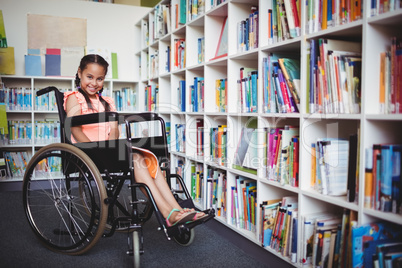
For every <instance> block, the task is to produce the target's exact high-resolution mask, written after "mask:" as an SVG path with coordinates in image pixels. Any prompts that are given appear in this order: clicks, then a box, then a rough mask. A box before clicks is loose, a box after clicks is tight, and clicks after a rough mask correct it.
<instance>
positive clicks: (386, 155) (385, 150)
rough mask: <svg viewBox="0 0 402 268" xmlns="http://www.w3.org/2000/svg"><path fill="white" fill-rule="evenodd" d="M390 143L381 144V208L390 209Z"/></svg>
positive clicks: (388, 210) (387, 210) (383, 209)
mask: <svg viewBox="0 0 402 268" xmlns="http://www.w3.org/2000/svg"><path fill="white" fill-rule="evenodd" d="M392 148H393V147H392V145H382V146H381V170H382V172H381V179H380V180H381V199H380V200H381V210H382V211H386V212H390V211H391V210H392V201H391V197H392Z"/></svg>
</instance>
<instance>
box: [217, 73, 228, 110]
mask: <svg viewBox="0 0 402 268" xmlns="http://www.w3.org/2000/svg"><path fill="white" fill-rule="evenodd" d="M227 82H228V79H227V78H222V79H216V80H215V92H216V94H215V103H216V105H215V107H216V111H217V112H222V113H224V112H226V110H227V103H228V100H227V99H228V96H227V95H228V94H227V92H228V91H227V86H228V83H227Z"/></svg>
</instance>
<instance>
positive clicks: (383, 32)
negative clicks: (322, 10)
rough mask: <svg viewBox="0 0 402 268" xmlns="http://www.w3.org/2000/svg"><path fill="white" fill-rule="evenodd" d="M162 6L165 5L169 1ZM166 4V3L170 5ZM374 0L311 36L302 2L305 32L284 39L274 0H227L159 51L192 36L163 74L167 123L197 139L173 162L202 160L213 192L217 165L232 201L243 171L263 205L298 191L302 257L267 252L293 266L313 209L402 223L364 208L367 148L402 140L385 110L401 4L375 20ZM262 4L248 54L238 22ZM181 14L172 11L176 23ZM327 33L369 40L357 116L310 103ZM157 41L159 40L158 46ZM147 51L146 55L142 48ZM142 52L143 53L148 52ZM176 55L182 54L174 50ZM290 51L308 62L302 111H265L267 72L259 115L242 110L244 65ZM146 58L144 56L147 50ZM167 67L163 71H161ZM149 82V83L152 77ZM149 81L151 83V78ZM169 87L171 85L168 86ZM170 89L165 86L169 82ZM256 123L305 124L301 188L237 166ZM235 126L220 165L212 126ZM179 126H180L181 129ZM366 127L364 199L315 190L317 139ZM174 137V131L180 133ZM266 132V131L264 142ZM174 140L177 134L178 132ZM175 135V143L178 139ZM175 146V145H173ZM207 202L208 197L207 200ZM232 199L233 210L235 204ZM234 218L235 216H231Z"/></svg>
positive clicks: (164, 41)
mask: <svg viewBox="0 0 402 268" xmlns="http://www.w3.org/2000/svg"><path fill="white" fill-rule="evenodd" d="M161 3H162V2H161ZM163 4H166V1H164V2H163ZM176 4H177V1H172V5H176ZM369 5H370V3H369V2H365V3H362V9H363V12H362V14H363V16H362V18H360V19H357V20H355V21H351V22H349V23H345V24H341V25H337V26H334V27H329V28H328V29H325V30H320V31H318V32H314V33H311V34H307V29H306V20H307V18H306V16H305V14H307V10H306V8H307V7H306V6H305V5H304V3H302V4H301V6H300V8H301V12H300V13H301V14H302V15H301V31H300V33H301V34H300V36H297V37H295V38H290V39H286V40H283V41H279V42H276V43H269V41H268V36H267V32H268V26H269V25H268V23H267V21H268V13H267V10H268V8H271V6H272V4H271V1H263V0H253V1H247V0H227V1H225V2H223V3H221V4H219V5H218V6H214V7H212V8H211V7H210V6H209V4H207V6H206V9H205V13H204V14H201V15H198V17H197V18H196V19H194V20H191V21H188V22H187V23H186V24H179V27H178V28H177V29H174V27H172V29H173V30H172V32H171V33H168V34H167V35H166V36H165V37H162V38H160V39H159V40H160V41H159V50H160V51H162V49H161V47H166V46H167V45H169V44H168V43H169V42H170V45H171V46H173V40H174V39H175V38H177V36H179V37H181V38H184V39H185V40H186V52H185V53H186V66H185V67H184V68H182V69H179V70H174V69H173V68H172V69H171V71H170V72H168V73H163V75H162V74H160V76H159V77H160V78H161V77H163V78H164V79H167V77H170V82H171V86H170V87H169V86H168V85H166V89H167V90H169V89H170V90H171V93H170V94H171V98H170V100H171V105H172V109H170V110H171V112H170V113H166V114H163V116H164V117H165V119H166V120H167V121H170V122H171V125H172V129H173V126H174V124H175V123H177V122H180V123H185V124H186V131H187V132H186V133H188V137H187V136H186V138H189V140H188V141H187V140H186V151H185V152H175V150H172V159H173V160H175V159H176V158H177V157H180V159H181V160H184V161H185V162H186V164H185V167H187V162H195V163H197V164H201V165H203V167H204V182H203V183H204V184H203V187H205V188H204V192H203V193H206V190H207V189H206V187H207V184H206V181H205V180H206V177H207V175H206V174H205V171H206V170H207V169H216V170H219V171H220V172H223V173H225V176H226V179H227V185H226V187H227V188H226V194H227V195H228V196H227V198H228V199H227V200H226V202H229V203H230V202H231V200H232V197H229V194H230V188H229V187H232V186H234V181H235V179H236V177H237V176H241V177H244V178H247V179H251V180H253V181H255V182H256V183H257V204H261V202H263V201H264V200H269V199H274V198H282V197H284V196H296V197H297V199H298V205H299V207H298V219H299V223H298V229H299V234H298V237H297V238H298V247H297V257H296V258H295V259H293V260H294V261H295V262H291V261H290V258H289V257H283V256H282V255H281V254H280V253H278V252H277V251H276V250H273V249H271V248H269V247H268V248H267V253H272V254H274V255H276V256H278V257H280V258H282V259H283V260H285V261H287V262H289V263H292V264H293V265H295V266H298V267H302V266H303V264H302V260H301V258H302V254H303V252H302V242H301V241H300V240H301V238H302V237H301V228H302V223H301V221H302V219H303V217H302V216H304V215H305V214H309V213H313V212H329V211H336V212H338V213H339V214H340V215H342V213H343V211H344V210H345V209H347V210H350V211H354V212H356V214H357V222H358V224H359V225H360V224H366V223H370V222H374V221H378V220H381V219H384V220H386V221H389V222H392V223H397V224H400V223H401V222H402V220H401V218H400V215H395V214H392V213H385V212H380V211H377V210H372V209H366V208H364V205H363V203H364V201H363V199H364V194H363V190H362V189H364V161H365V148H368V147H371V146H372V145H373V144H377V143H402V139H401V138H400V136H398V133H400V131H401V130H402V129H401V128H402V127H401V124H400V123H401V121H402V116H401V115H400V114H380V113H379V108H378V106H379V104H378V100H379V93H378V91H379V86H378V85H379V75H378V74H379V53H380V52H382V51H386V50H387V49H389V47H390V44H391V41H390V38H391V37H392V36H397V37H400V38H401V37H402V31H401V29H399V26H400V24H401V23H402V11H401V10H400V9H398V10H395V11H390V12H387V13H384V14H380V15H378V16H374V17H370V14H369V13H370V12H367V10H369V9H370V7H369ZM252 6H256V7H258V10H259V14H258V18H259V19H258V22H259V23H258V28H259V32H258V35H259V38H258V48H254V49H250V50H248V51H244V52H239V51H238V50H237V23H238V22H239V21H241V20H242V19H245V18H247V17H248V15H249V13H250V8H251V7H252ZM151 14H152V13H150V15H149V16H146V17H144V18H143V21H150V18H151ZM226 17H227V20H228V36H227V40H228V41H227V42H228V50H227V55H226V56H223V57H220V58H214V57H215V53H216V49H217V45H218V40H219V38H220V33H221V29H222V24H223V21H224V20H225V18H226ZM174 22H175V18H173V16H172V24H173V23H174ZM200 37H203V38H205V51H204V53H205V56H204V57H205V61H204V62H202V63H199V62H197V61H196V59H197V54H198V48H197V46H196V41H197V39H198V38H200ZM320 38H327V39H337V40H346V41H354V42H359V43H362V51H361V52H362V72H361V107H360V112H358V113H355V114H348V113H310V112H309V104H308V97H309V96H308V95H307V92H308V89H307V85H306V84H307V80H308V79H309V78H308V70H307V68H306V67H307V66H308V63H309V62H308V53H307V52H308V50H309V41H310V40H312V39H314V40H318V39H320ZM153 44H155V43H153ZM151 47H154V45H152V46H145V47H143V50H141V51H144V48H145V49H151ZM141 51H140V52H141ZM140 52H138V53H137V54H136V55H138V56H139V55H141V53H140ZM171 53H172V54H171V57H172V58H173V57H174V56H175V55H174V51H173V50H171ZM271 54H273V55H284V56H285V57H286V56H289V57H292V58H296V59H299V60H300V109H299V113H265V112H264V111H263V103H262V98H263V94H262V86H263V84H262V76H261V75H260V74H259V76H258V78H259V81H258V109H257V112H255V113H244V112H241V110H240V109H239V100H240V98H239V95H238V91H237V83H236V81H237V80H238V79H239V69H240V68H241V67H250V68H255V69H257V70H258V71H259V73H260V72H261V69H262V59H263V58H264V57H268V56H269V55H271ZM141 56H142V55H141ZM160 71H161V70H160ZM195 76H199V77H204V83H205V84H204V87H205V88H204V90H205V91H204V100H205V108H204V110H203V111H198V112H194V111H192V110H191V101H192V99H191V93H190V91H189V86H190V85H192V84H193V78H194V77H195ZM224 78H227V85H228V89H227V92H225V94H227V107H226V111H219V110H217V108H216V104H215V98H216V95H215V94H216V92H215V91H216V83H215V82H216V80H218V79H224ZM181 79H184V80H185V83H186V85H185V87H186V90H185V94H186V96H185V99H186V108H185V111H184V112H180V111H177V107H178V103H177V101H176V100H178V98H179V96H178V95H177V87H178V81H179V80H181ZM144 82H145V81H144ZM145 83H146V82H145ZM163 87H164V86H163ZM161 88H162V87H161ZM196 119H203V122H204V123H203V124H204V129H203V131H204V132H203V133H204V143H203V145H204V154H203V155H202V156H196V155H195V146H197V145H196V144H195V143H194V136H193V135H194V133H195V131H196V130H195V125H194V121H195V120H196ZM250 120H256V121H257V130H259V131H261V130H263V129H266V128H271V127H283V126H286V125H288V126H297V127H299V129H300V134H299V135H300V143H301V144H300V151H299V161H300V162H299V167H300V170H299V172H300V174H299V186H298V187H292V186H289V185H283V184H281V183H280V182H277V181H273V180H268V178H267V176H266V173H265V170H264V169H263V168H261V167H260V168H258V170H257V175H254V174H251V173H248V172H245V171H241V170H237V169H235V168H233V167H232V163H233V160H234V157H235V154H236V147H237V143H238V141H239V137H240V135H241V129H242V127H244V126H246V125H247V124H248V122H249V121H250ZM222 124H225V125H227V159H228V164H226V165H219V164H217V163H216V162H215V161H214V160H213V159H211V155H210V151H209V150H210V149H211V137H210V128H213V127H218V125H222ZM173 132H174V131H172V133H173ZM357 132H360V137H359V139H360V147H359V151H358V158H359V161H360V164H359V166H358V174H359V180H358V186H357V187H358V189H359V192H358V193H357V200H356V202H348V197H347V196H338V197H336V196H328V195H323V194H320V193H319V192H317V191H316V190H314V189H312V188H311V186H310V183H311V164H312V163H311V151H310V150H311V149H310V145H311V143H314V142H316V141H317V139H319V138H323V137H333V138H344V139H348V138H349V135H351V134H353V133H357ZM172 135H174V134H172ZM263 136H264V134H259V139H261V137H263ZM172 137H173V136H172ZM173 143H174V139H173V140H172V144H173ZM258 143H259V144H261V145H262V146H261V147H260V149H258V152H259V153H258V155H259V156H260V157H263V148H265V147H264V146H263V144H264V141H263V140H259V141H258ZM172 146H173V145H172ZM172 163H173V165H172V169H174V161H172ZM185 174H186V175H188V176H186V177H185V180H186V183H187V185H189V184H190V180H191V176H190V172H188V173H185ZM204 199H205V198H204ZM229 203H228V204H226V205H227V206H228V208H229V206H230V204H229ZM200 204H201V206H200V209H205V205H206V202H205V200H204V201H203V202H202V203H200V202H198V203H197V206H199V205H200ZM228 217H229V216H228ZM217 220H218V221H219V222H221V223H222V224H225V225H226V226H228V227H229V228H231V229H233V230H234V231H236V232H238V233H239V234H241V235H243V236H244V237H246V238H247V239H250V240H251V241H253V242H255V243H257V244H260V243H261V242H260V240H259V239H260V236H261V231H260V230H258V229H257V230H256V232H255V233H253V232H250V231H245V230H243V229H239V228H237V227H236V226H235V225H233V224H232V223H230V222H229V220H228V219H227V218H225V217H223V216H220V217H217ZM258 221H261V218H260V215H257V222H258Z"/></svg>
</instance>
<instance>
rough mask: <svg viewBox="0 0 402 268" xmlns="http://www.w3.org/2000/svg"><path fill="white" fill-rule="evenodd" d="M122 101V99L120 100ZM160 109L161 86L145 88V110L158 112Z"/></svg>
mask: <svg viewBox="0 0 402 268" xmlns="http://www.w3.org/2000/svg"><path fill="white" fill-rule="evenodd" d="M119 101H122V98H119ZM158 109H159V85H157V84H156V85H155V84H152V85H147V86H145V110H146V111H157V110H158Z"/></svg>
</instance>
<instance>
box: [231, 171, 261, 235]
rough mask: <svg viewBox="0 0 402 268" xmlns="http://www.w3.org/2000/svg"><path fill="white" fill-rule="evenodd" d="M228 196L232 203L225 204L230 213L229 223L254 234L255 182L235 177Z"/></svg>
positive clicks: (255, 216) (255, 219) (255, 220)
mask: <svg viewBox="0 0 402 268" xmlns="http://www.w3.org/2000/svg"><path fill="white" fill-rule="evenodd" d="M230 196H231V200H232V202H231V203H230V204H227V209H228V211H229V212H230V214H229V213H228V217H229V221H230V222H231V223H232V224H233V225H235V226H236V227H237V228H239V229H245V230H248V231H251V232H253V233H256V226H257V225H256V223H257V182H256V181H255V180H252V179H247V178H245V177H242V176H236V181H235V186H232V187H231V189H230ZM229 215H230V216H229Z"/></svg>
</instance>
